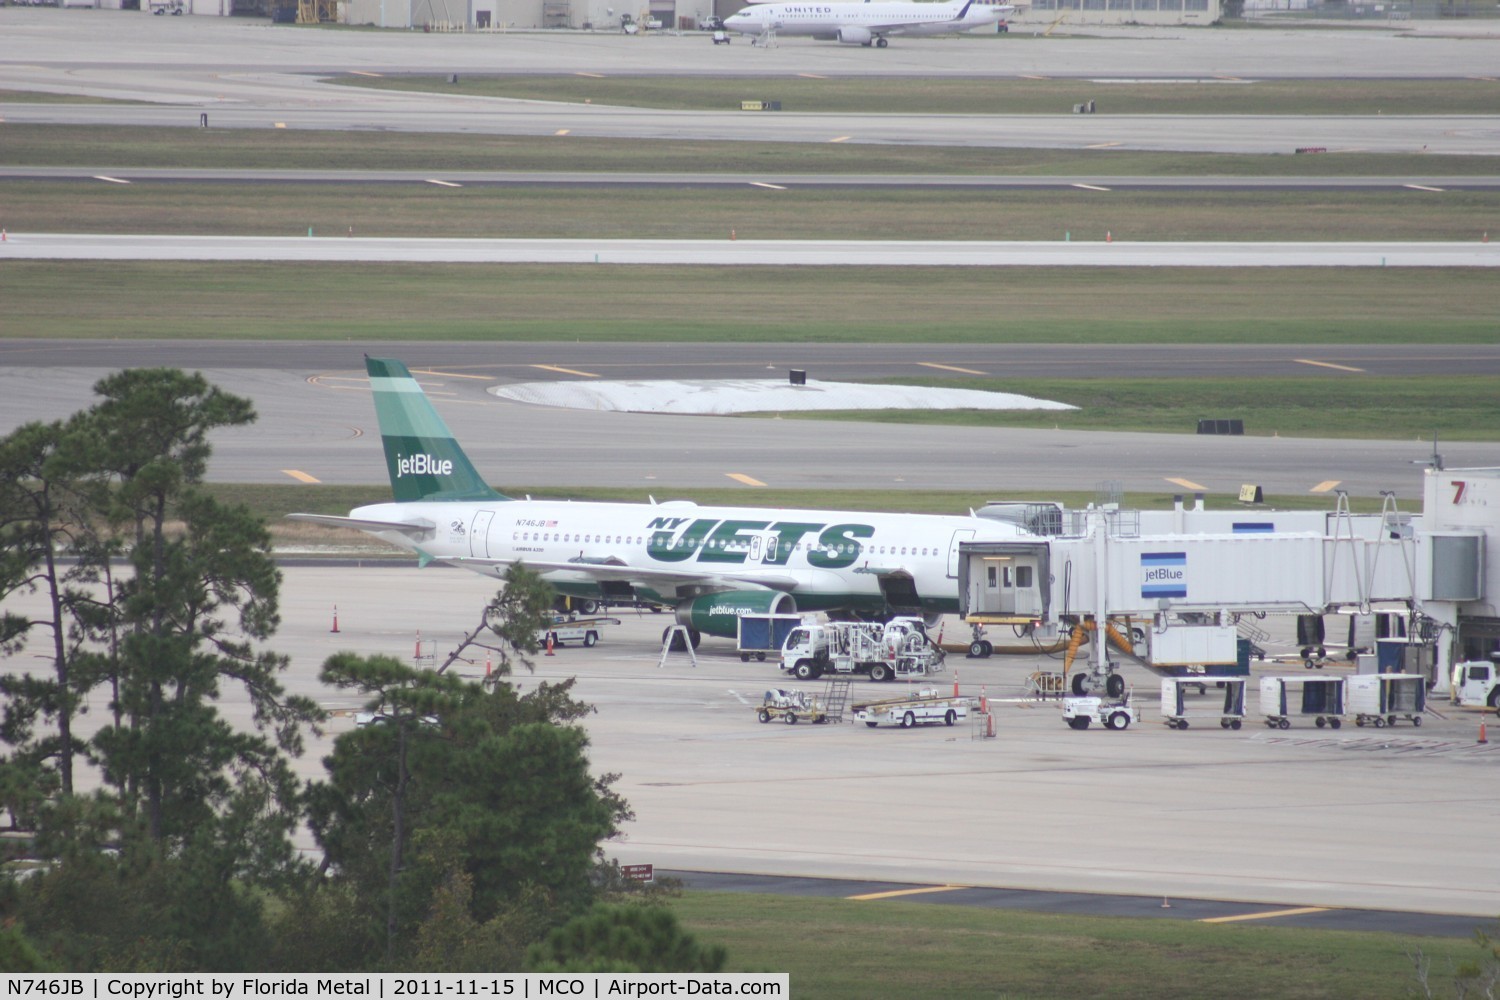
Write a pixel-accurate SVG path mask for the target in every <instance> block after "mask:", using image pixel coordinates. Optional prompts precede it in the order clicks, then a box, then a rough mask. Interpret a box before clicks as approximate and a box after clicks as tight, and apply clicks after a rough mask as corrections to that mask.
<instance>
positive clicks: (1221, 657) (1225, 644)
mask: <svg viewBox="0 0 1500 1000" xmlns="http://www.w3.org/2000/svg"><path fill="white" fill-rule="evenodd" d="M1238 664H1239V633H1238V632H1237V631H1236V630H1235V627H1234V626H1233V625H1169V626H1168V627H1167V628H1165V629H1162V630H1160V631H1157V630H1155V629H1153V630H1152V632H1151V665H1152V666H1153V667H1186V666H1203V667H1235V666H1237V665H1238ZM1216 672H1217V671H1212V670H1211V671H1209V673H1216Z"/></svg>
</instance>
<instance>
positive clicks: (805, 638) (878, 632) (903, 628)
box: [781, 618, 943, 681]
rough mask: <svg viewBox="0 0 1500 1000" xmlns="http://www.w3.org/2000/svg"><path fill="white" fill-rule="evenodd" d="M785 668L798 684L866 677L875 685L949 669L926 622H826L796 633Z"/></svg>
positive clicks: (786, 648) (786, 650)
mask: <svg viewBox="0 0 1500 1000" xmlns="http://www.w3.org/2000/svg"><path fill="white" fill-rule="evenodd" d="M781 669H782V670H784V671H787V672H789V673H791V674H793V675H794V676H796V677H797V679H798V680H804V681H806V680H814V679H816V678H818V677H821V676H823V675H824V674H842V675H845V676H847V675H850V674H864V675H866V676H868V677H869V678H870V680H872V681H889V680H895V679H896V678H897V677H926V676H929V675H931V674H935V673H939V672H941V671H942V669H943V651H942V650H941V649H939V648H938V647H937V646H936V644H934V643H933V642H932V641H931V640H929V639H928V638H927V631H926V628H925V627H924V625H923V623H922V619H920V618H892V619H891V620H890V621H888V622H885V623H884V624H881V623H880V622H826V623H823V624H804V625H799V626H798V627H797V628H794V629H792V631H791V633H790V634H789V635H787V637H786V644H785V645H783V646H782V647H781Z"/></svg>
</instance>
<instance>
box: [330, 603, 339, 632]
mask: <svg viewBox="0 0 1500 1000" xmlns="http://www.w3.org/2000/svg"><path fill="white" fill-rule="evenodd" d="M338 630H339V606H338V605H337V604H335V605H334V606H333V628H331V629H329V630H328V631H329V632H337V631H338Z"/></svg>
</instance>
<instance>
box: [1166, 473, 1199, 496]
mask: <svg viewBox="0 0 1500 1000" xmlns="http://www.w3.org/2000/svg"><path fill="white" fill-rule="evenodd" d="M1166 478H1167V482H1169V483H1176V484H1177V485H1178V486H1181V487H1182V488H1183V489H1185V490H1202V491H1203V492H1205V493H1207V492H1208V487H1207V486H1200V485H1199V484H1198V483H1195V482H1193V481H1192V480H1191V479H1173V478H1172V477H1171V476H1168V477H1166Z"/></svg>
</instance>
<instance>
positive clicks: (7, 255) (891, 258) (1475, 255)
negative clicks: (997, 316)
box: [0, 233, 1500, 268]
mask: <svg viewBox="0 0 1500 1000" xmlns="http://www.w3.org/2000/svg"><path fill="white" fill-rule="evenodd" d="M6 259H9V260H191V261H210V260H217V261H308V262H314V261H317V262H330V261H342V262H366V263H376V262H420V263H429V264H431V263H470V264H477V263H511V264H519V263H542V264H698V265H716V266H725V267H728V266H736V267H745V266H763V267H764V266H787V265H794V266H820V267H821V266H841V267H858V266H871V265H875V266H892V267H896V266H925V267H1226V268H1245V267H1441V268H1455V267H1496V266H1500V242H1497V243H1486V242H1481V241H1478V240H1475V241H1473V242H1469V243H1439V242H1432V243H1410V242H1408V243H1402V242H1390V243H1233V242H1224V243H1168V242H1162V243H1133V242H1126V241H1123V240H1121V241H1118V242H1115V241H1109V242H1105V241H1098V240H1095V241H1092V242H1084V241H1081V240H1080V241H1078V242H1026V241H1017V242H1000V241H993V242H965V241H957V240H955V241H939V240H929V241H917V240H888V241H886V240H882V241H863V240H612V239H568V240H560V239H529V240H526V239H500V240H483V239H400V238H382V239H370V238H364V237H344V236H336V237H321V238H319V237H301V236H295V237H272V236H155V235H99V234H89V233H78V234H72V233H11V234H9V238H8V240H7V241H6V242H5V243H4V244H0V260H6Z"/></svg>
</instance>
